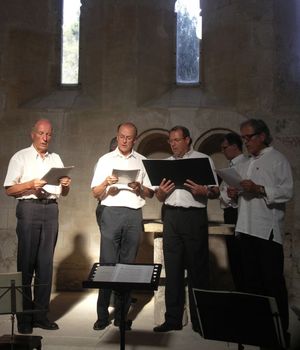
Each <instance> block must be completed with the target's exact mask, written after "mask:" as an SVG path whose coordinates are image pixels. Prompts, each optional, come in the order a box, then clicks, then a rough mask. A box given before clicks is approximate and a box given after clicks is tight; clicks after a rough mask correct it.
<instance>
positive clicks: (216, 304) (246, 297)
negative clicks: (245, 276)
mask: <svg viewBox="0 0 300 350" xmlns="http://www.w3.org/2000/svg"><path fill="white" fill-rule="evenodd" d="M193 294H194V299H195V303H196V308H197V313H198V320H199V323H200V329H201V332H200V333H201V335H202V336H203V337H204V338H205V339H212V340H220V341H225V342H232V343H238V344H248V345H254V346H262V347H267V348H271V349H284V348H285V340H284V336H283V331H282V327H281V320H280V317H279V313H278V308H277V303H276V300H275V298H273V297H269V296H263V295H256V294H249V293H239V292H229V291H210V290H203V289H193Z"/></svg>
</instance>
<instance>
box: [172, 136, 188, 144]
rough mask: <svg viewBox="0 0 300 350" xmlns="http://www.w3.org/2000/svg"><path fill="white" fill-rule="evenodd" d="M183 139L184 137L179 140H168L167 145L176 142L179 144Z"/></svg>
mask: <svg viewBox="0 0 300 350" xmlns="http://www.w3.org/2000/svg"><path fill="white" fill-rule="evenodd" d="M184 139H185V137H180V138H177V139H172V140H168V143H169V144H172V143H178V142H180V141H181V140H184Z"/></svg>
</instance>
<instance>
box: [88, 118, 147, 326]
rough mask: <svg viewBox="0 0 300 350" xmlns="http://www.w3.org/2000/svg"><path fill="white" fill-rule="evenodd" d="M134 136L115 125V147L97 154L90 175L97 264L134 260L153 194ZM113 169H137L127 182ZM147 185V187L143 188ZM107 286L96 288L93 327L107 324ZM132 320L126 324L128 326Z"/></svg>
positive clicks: (132, 127) (131, 129)
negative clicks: (97, 236)
mask: <svg viewBox="0 0 300 350" xmlns="http://www.w3.org/2000/svg"><path fill="white" fill-rule="evenodd" d="M136 138H137V128H136V126H135V125H134V124H132V123H130V122H128V123H123V124H120V125H119V126H118V130H117V148H116V149H115V150H113V151H112V152H109V153H107V154H105V155H104V156H102V157H100V158H99V160H98V162H97V165H96V169H95V173H94V176H93V180H92V184H91V188H92V192H93V195H94V197H95V198H97V199H98V200H99V204H98V208H97V211H96V213H97V222H98V225H99V228H100V231H101V246H100V263H102V264H116V263H133V262H134V261H135V258H136V254H137V250H138V247H139V243H140V237H141V233H142V231H143V225H142V207H143V206H144V204H145V197H152V196H153V194H154V191H152V190H151V189H150V188H149V187H150V186H151V184H150V181H149V179H148V176H147V174H146V171H145V168H144V165H143V162H142V159H145V157H143V156H142V155H140V154H139V153H137V152H135V151H134V150H133V146H134V144H135V141H136ZM114 169H120V170H136V169H138V170H139V171H138V175H137V178H136V180H135V181H133V182H131V183H128V184H120V183H118V181H119V178H118V177H117V176H116V175H115V174H113V170H114ZM146 186H148V187H146ZM110 295H111V290H110V289H101V290H100V291H99V296H98V302H97V315H98V319H97V321H96V322H95V324H94V327H93V328H94V330H101V329H104V328H106V327H107V326H108V325H109V323H110V322H109V312H108V307H109V302H110ZM130 300H131V299H130V295H129V293H128V295H127V296H126V313H127V311H128V309H129V306H130ZM120 306H121V301H120V297H118V296H117V295H116V309H115V321H114V325H115V326H120V316H121V315H120V312H121V309H120ZM131 323H132V322H131V320H127V321H126V324H125V328H126V330H130V329H131Z"/></svg>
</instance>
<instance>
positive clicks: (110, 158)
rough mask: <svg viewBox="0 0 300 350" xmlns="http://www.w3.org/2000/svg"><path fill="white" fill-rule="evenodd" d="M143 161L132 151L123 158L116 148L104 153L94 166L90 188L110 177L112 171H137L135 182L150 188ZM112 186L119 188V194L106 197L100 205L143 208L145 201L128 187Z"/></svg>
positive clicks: (140, 156) (142, 157) (139, 155)
mask: <svg viewBox="0 0 300 350" xmlns="http://www.w3.org/2000/svg"><path fill="white" fill-rule="evenodd" d="M143 159H146V158H145V157H144V156H142V155H141V154H139V153H137V152H136V151H134V150H132V152H131V153H130V154H129V155H128V156H124V155H123V154H122V153H121V152H120V151H119V149H118V148H116V149H115V150H114V151H112V152H109V153H106V154H105V155H104V156H102V157H100V158H99V160H98V162H97V164H96V168H95V172H94V176H93V179H92V183H91V188H93V187H96V186H99V185H100V184H101V183H102V182H103V181H104V180H105V179H106V177H107V176H110V175H112V171H113V169H120V170H134V169H138V170H139V173H138V177H137V179H136V181H138V182H140V183H141V184H142V185H144V186H146V187H150V188H151V183H150V180H149V178H148V175H147V173H146V170H145V168H144V164H143V162H142V160H143ZM112 186H115V187H118V188H120V189H121V190H120V192H119V193H118V194H117V195H115V196H107V197H106V198H105V199H103V200H101V204H102V205H106V206H109V207H115V206H119V207H128V208H132V209H139V208H141V207H143V206H144V204H145V200H144V199H143V198H142V197H140V196H137V195H136V194H135V193H133V192H132V191H131V189H130V188H129V187H128V186H126V185H122V184H114V185H112ZM109 187H110V186H108V187H107V189H106V190H107V191H108V190H109Z"/></svg>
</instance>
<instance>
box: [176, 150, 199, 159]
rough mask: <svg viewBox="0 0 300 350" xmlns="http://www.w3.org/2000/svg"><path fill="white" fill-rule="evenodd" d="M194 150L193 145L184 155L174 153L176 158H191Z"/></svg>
mask: <svg viewBox="0 0 300 350" xmlns="http://www.w3.org/2000/svg"><path fill="white" fill-rule="evenodd" d="M193 152H194V149H193V147H191V148H190V149H189V150H188V151H187V152H186V153H185V154H184V155H183V156H182V157H176V156H174V155H173V158H174V159H183V158H190V156H191V154H192V153H193Z"/></svg>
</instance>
